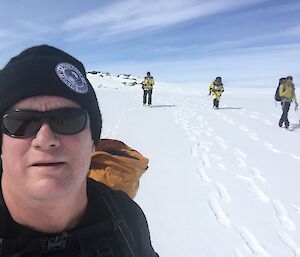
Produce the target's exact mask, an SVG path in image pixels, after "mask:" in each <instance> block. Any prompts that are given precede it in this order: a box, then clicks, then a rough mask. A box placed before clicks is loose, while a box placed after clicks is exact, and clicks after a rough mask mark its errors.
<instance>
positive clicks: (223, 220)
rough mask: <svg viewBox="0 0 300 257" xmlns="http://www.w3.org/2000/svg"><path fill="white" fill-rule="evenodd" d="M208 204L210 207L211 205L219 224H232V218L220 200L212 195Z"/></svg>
mask: <svg viewBox="0 0 300 257" xmlns="http://www.w3.org/2000/svg"><path fill="white" fill-rule="evenodd" d="M208 204H209V207H210V209H211V211H212V213H213V214H214V216H215V218H216V220H217V222H218V223H219V224H221V225H223V226H225V227H227V228H229V227H230V225H231V222H230V219H229V218H228V216H227V215H226V213H225V211H224V210H223V209H222V207H221V205H220V204H219V202H218V201H217V200H216V199H215V198H214V197H211V198H210V200H209V202H208Z"/></svg>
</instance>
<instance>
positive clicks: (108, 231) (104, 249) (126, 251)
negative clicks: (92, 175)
mask: <svg viewBox="0 0 300 257" xmlns="http://www.w3.org/2000/svg"><path fill="white" fill-rule="evenodd" d="M87 188H88V207H87V211H86V213H85V216H84V217H83V219H82V220H81V222H80V223H79V224H78V225H77V226H76V227H75V228H74V229H72V230H70V231H65V232H62V233H59V234H45V233H41V232H37V231H33V230H31V229H29V228H27V227H24V226H22V225H20V224H18V223H16V222H15V221H14V220H13V219H12V217H11V216H10V214H9V212H8V210H7V207H6V205H5V203H4V201H3V197H2V193H1V191H2V190H1V191H0V193H1V194H0V257H7V256H10V257H11V256H13V257H27V256H28V257H29V256H30V257H35V256H36V257H50V256H51V257H52V256H53V257H62V256H64V257H68V256H72V257H76V256H78V257H92V256H93V257H101V256H106V257H110V256H111V257H158V255H157V254H156V253H155V251H154V250H153V248H152V245H151V241H150V233H149V229H148V225H147V221H146V218H145V215H144V213H143V211H142V210H141V208H140V207H139V206H138V205H137V204H136V203H135V202H134V201H133V200H131V199H130V198H129V197H128V196H127V195H126V194H125V193H123V192H121V191H114V190H112V189H110V188H108V187H107V186H105V185H104V184H102V183H99V182H95V181H93V180H91V179H88V182H87Z"/></svg>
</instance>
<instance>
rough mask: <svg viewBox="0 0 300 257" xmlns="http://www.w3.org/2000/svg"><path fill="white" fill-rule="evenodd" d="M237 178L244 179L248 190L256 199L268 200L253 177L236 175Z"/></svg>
mask: <svg viewBox="0 0 300 257" xmlns="http://www.w3.org/2000/svg"><path fill="white" fill-rule="evenodd" d="M237 177H238V178H239V179H242V180H244V181H245V182H246V183H247V185H248V187H249V189H250V191H251V192H252V193H253V195H254V196H255V198H256V199H258V200H260V201H262V202H269V201H270V200H269V198H268V197H267V196H266V194H265V193H264V191H263V190H262V189H260V188H259V187H258V186H257V185H256V184H255V182H254V181H253V179H251V178H249V177H245V176H237Z"/></svg>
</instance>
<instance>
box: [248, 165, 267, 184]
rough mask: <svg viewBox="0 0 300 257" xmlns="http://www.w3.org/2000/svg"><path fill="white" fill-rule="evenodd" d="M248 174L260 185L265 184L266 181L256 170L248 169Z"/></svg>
mask: <svg viewBox="0 0 300 257" xmlns="http://www.w3.org/2000/svg"><path fill="white" fill-rule="evenodd" d="M250 172H251V173H252V175H253V177H254V178H255V179H256V180H258V181H259V182H261V183H265V182H266V179H265V178H264V177H263V176H262V175H261V172H260V171H259V170H258V169H257V168H250Z"/></svg>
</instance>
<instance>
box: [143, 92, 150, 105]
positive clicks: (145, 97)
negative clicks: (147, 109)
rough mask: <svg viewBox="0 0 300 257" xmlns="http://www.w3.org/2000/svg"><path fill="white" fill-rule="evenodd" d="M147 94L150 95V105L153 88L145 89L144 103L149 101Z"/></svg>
mask: <svg viewBox="0 0 300 257" xmlns="http://www.w3.org/2000/svg"><path fill="white" fill-rule="evenodd" d="M147 95H148V105H151V104H152V89H149V90H144V95H143V104H146V103H147Z"/></svg>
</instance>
